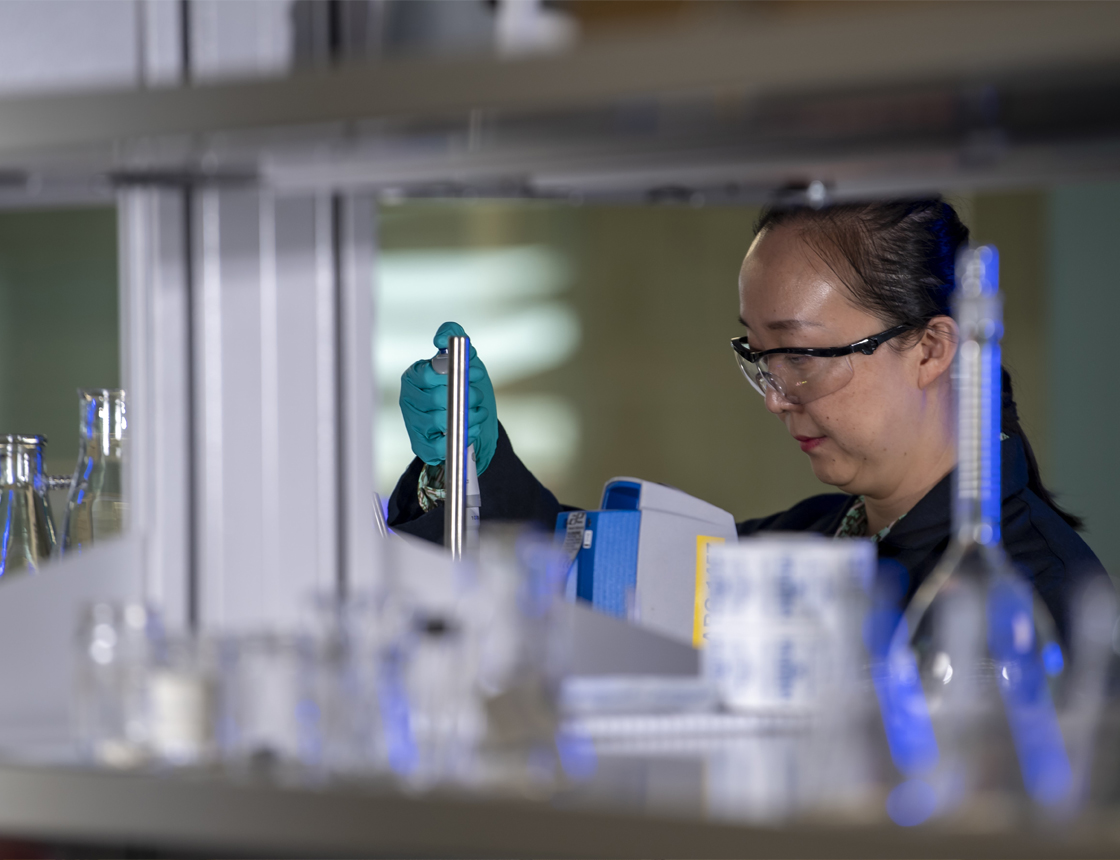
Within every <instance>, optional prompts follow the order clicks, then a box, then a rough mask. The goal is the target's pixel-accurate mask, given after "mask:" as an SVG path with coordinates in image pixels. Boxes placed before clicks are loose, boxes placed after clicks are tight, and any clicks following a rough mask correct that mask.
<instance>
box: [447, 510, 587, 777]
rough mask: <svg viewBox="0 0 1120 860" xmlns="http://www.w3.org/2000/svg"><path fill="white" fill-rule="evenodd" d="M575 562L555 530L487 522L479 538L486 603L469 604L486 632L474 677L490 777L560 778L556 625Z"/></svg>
mask: <svg viewBox="0 0 1120 860" xmlns="http://www.w3.org/2000/svg"><path fill="white" fill-rule="evenodd" d="M568 566H569V559H568V557H567V556H566V555H565V553H564V552H563V550H562V549H561V548H560V547H559V546H557V545H556V543H555V541H554V539H553V538H552V536H550V535H544V534H541V533H540V532H538V531H536V530H533V529H530V528H526V527H524V526H519V525H512V524H497V523H495V524H487V525H486V526H485V527H484V528H483V529H482V530H481V535H480V542H479V577H480V580H481V583H480V584H481V588H480V589H479V591H478V594H479V596H480V597H481V598H482V599H481V600H474V601H471V602H469V603H468V604H467V605H468V608H469V613H470V616H471V623H472V624H473V625H474V626H475V627H476V629H478V630H479V632H480V638H479V658H478V674H477V678H476V680H475V687H476V691H477V695H479V696H480V698H481V702H482V707H483V713H484V717H485V735H484V739H483V752H484V755H485V757H486V759H487V760H488V761H489V762H490V763H491V765H492V768H491V771H492V772H491V774H490V775H489V777H488V778H490V779H493V780H496V781H498V782H502V783H505V784H506V785H509V786H520V787H521V788H524V789H529V790H531V789H533V788H534V787H539V786H542V785H545V786H547V785H548V784H550V783H552V782H554V781H555V780H556V779H557V778H559V777H560V768H559V766H560V765H562V761H561V759H559V758H558V757H557V749H556V738H557V732H558V730H559V723H560V716H559V715H560V706H559V701H560V682H561V676H562V673H563V667H564V662H565V657H566V653H565V635H566V634H567V633H568V631H566V630H564V629H562V628H561V627H560V626H559V624H558V623H557V603H558V601H559V600H560V597H561V594H562V593H563V589H564V580H565V577H566V575H567V569H568Z"/></svg>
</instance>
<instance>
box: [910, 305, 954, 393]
mask: <svg viewBox="0 0 1120 860" xmlns="http://www.w3.org/2000/svg"><path fill="white" fill-rule="evenodd" d="M959 335H960V329H958V328H957V321H956V320H954V319H953V318H952V317H948V316H940V317H934V318H933V319H931V320H930V321H929V324H928V325H927V326H926V329H925V331H924V332H922V338H921V340H919V341H918V343H917V344H916V347H917V349H918V356H919V358H918V386H919V387H920V388H928V387H929V386H931V385H933V383H935V382H936V381H937V380H939V379H941V378H942V377H945V375H946V374H947V373H948V372H949V370H950V369H951V368H952V366H953V357H954V356H955V355H956V354H957V342H958V341H959V340H960V337H959ZM946 378H947V377H946Z"/></svg>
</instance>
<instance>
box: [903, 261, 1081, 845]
mask: <svg viewBox="0 0 1120 860" xmlns="http://www.w3.org/2000/svg"><path fill="white" fill-rule="evenodd" d="M998 267H999V257H998V254H997V252H996V249H995V248H992V247H980V248H967V249H965V250H963V251H962V252H961V254H960V257H959V259H958V265H957V289H956V292H955V293H954V305H953V311H954V316H955V318H956V320H957V324H958V326H959V328H960V339H959V343H958V349H957V355H956V360H955V361H956V364H955V368H954V386H955V390H956V407H957V414H956V422H957V468H956V470H955V472H954V493H953V496H954V503H953V510H952V532H951V535H950V542H949V546H948V548H947V549H946V551H945V553H944V555H943V556H942V559H941V561H940V562H939V563H938V565H937V567H935V569H934V570H933V572H932V573H931V574H930V576H929V577H928V578H927V579H926V581H925V582H924V583H923V584H922V586H921V587H920V588H919V589H918V592H917V593H916V594H915V596H914V598H913V600H912V601H911V603H910V606H909V607H908V609H907V611H906V613H905V616H904V618H903V620H902V622H901V623H900V626H899V629H898V631H897V633H896V636H895V643H896V647H894V648H892V652H893V653H892V656H891V676H892V683H893V685H894V701H895V704H896V712H895V715H894V717H895V726H894V728H895V731H896V736H897V737H898V738H902V739H903V740H902V741H900V746H906V745H907V744H908V745H909V747H908V749H906V750H903V755H902V756H901V761H900V756H899V755H897V754H896V756H895V760H896V763H898V764H899V766H900V769H901V770H903V772H904V773H905V774H906V775H907V776H908V777H910V779H909V780H908V781H907V782H906V783H904V784H903V785H902V786H900V787H899V789H898V790H896V794H895V795H894V801H895V805H896V808H895V809H894V810H891V814H892V816H894V817H896V819H898V820H904V821H905V823H914V822H916V821H917V820H920V819H923V818H926V817H928V816H929V815H932V814H936V813H939V812H945V811H948V810H949V809H952V808H953V807H955V806H957V805H958V804H959V803H960V801H961V800H962V799H963V798H964V797H965V796H966V795H968V794H970V793H973V792H980V793H985V794H986V793H987V792H990V791H997V792H1001V791H1004V790H1006V789H1007V788H1009V779H1010V778H1011V776H1010V774H1013V772H1014V770H1015V769H1016V763H1015V762H1016V759H1018V770H1019V771H1020V773H1021V774H1022V777H1023V784H1024V786H1025V788H1026V789H1027V791H1028V793H1029V794H1031V795H1032V796H1033V797H1034V798H1035V799H1036V800H1038V801H1040V802H1050V801H1052V800H1055V799H1056V798H1057V797H1058V796H1059V795H1061V794H1063V793H1064V792H1065V791H1066V790H1068V786H1069V773H1068V761H1067V760H1066V758H1065V752H1064V747H1063V745H1062V739H1061V735H1060V732H1059V731H1058V727H1057V720H1056V717H1055V714H1054V708H1053V704H1052V701H1051V699H1050V695H1049V690H1048V682H1049V676H1051V675H1053V674H1056V673H1057V672H1060V671H1061V665H1062V657H1061V649H1060V646H1059V645H1058V643H1057V639H1056V633H1055V628H1054V623H1053V620H1052V618H1050V616H1049V613H1048V612H1047V610H1046V608H1045V605H1044V604H1042V602H1041V601H1039V600H1038V599H1037V598H1036V597H1035V596H1034V594H1033V591H1032V588H1031V586H1030V584H1029V583H1028V582H1027V581H1026V580H1024V579H1023V578H1022V577H1021V576H1020V575H1019V574H1018V573H1017V572H1016V571H1015V570H1014V568H1013V566H1012V563H1011V561H1010V559H1009V558H1008V556H1007V553H1006V552H1005V551H1004V548H1003V545H1002V543H1001V541H1000V524H1001V504H1002V493H1001V468H1000V448H1001V432H1000V419H1001V412H1002V380H1001V373H1002V371H1001V364H1000V338H1001V336H1002V334H1003V314H1002V299H1001V296H1000V293H999V278H998ZM907 646H908V647H907ZM919 684H920V688H919ZM888 733H889V730H888ZM889 806H890V803H888V807H889ZM896 813H897V815H896Z"/></svg>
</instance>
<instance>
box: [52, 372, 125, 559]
mask: <svg viewBox="0 0 1120 860" xmlns="http://www.w3.org/2000/svg"><path fill="white" fill-rule="evenodd" d="M78 404H79V438H80V442H79V449H78V463H77V465H76V466H75V468H74V477H73V479H72V480H71V482H70V495H69V497H68V498H67V500H66V520H65V524H64V525H63V529H62V552H63V554H65V553H67V552H81V550H82V547H88V546H90V545H91V544H94V543H96V542H98V541H100V540H104V539H105V538H107V537H112V536H113V535H116V534H120V533H121V531H123V530H124V520H125V515H126V513H127V508H126V502H125V498H124V491H123V490H124V488H123V486H122V477H123V476H122V465H123V464H122V460H123V453H124V446H125V438H126V434H127V429H128V420H127V415H126V411H125V393H124V392H123V391H121V390H120V389H112V388H102V389H92V390H88V391H79V392H78Z"/></svg>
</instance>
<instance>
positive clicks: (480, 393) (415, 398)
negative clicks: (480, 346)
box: [401, 322, 498, 475]
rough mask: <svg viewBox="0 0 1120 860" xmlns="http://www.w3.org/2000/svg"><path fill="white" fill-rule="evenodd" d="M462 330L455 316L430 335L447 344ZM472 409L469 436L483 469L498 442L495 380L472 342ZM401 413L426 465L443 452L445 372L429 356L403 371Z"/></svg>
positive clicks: (437, 461) (414, 447) (438, 344)
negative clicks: (493, 383)
mask: <svg viewBox="0 0 1120 860" xmlns="http://www.w3.org/2000/svg"><path fill="white" fill-rule="evenodd" d="M465 335H466V332H465V331H463V327H462V326H461V325H459V324H458V323H455V322H445V323H444V324H443V325H441V326H440V327H439V330H438V331H437V332H436V336H435V337H434V338H433V339H432V342H433V343H435V345H436V348H437V349H447V341H448V339H449V338H452V337H463V336H465ZM469 379H470V409H469V410H468V412H467V440H468V444H470V443H473V444H474V455H475V463H476V465H477V466H478V474H480V475H481V474H482V473H483V472H485V471H486V467H487V466H489V465H490V460H491V459H493V457H494V451H495V449H496V448H497V447H498V410H497V408H496V406H495V403H494V386H493V385H492V384H491V382H490V375H489V374H488V373H487V372H486V365H485V364H483V363H482V360H481V359H480V358H479V357H478V353H477V352H475V348H474V344H471V369H470V377H469ZM401 414H402V415H403V416H404V426H405V428H406V429H407V430H408V438H409V440H410V441H411V442H412V450H413V453H415V454H416V456H417V457H419V458H420V459H421V460H423V461H424V462H425V463H427V464H428V465H429V466H435V465H438V464H440V463H442V462H443V461H444V460H445V459H446V457H447V439H446V436H447V376H446V375H441V374H439V373H436V372H435V370H433V369H432V362H431V359H428V358H425V359H423V360H422V361H418V362H416V363H415V364H414V365H412V367H410V368H409V369H408V370H406V371H405V372H404V374H402V376H401Z"/></svg>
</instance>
